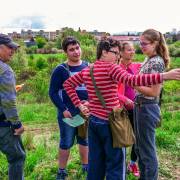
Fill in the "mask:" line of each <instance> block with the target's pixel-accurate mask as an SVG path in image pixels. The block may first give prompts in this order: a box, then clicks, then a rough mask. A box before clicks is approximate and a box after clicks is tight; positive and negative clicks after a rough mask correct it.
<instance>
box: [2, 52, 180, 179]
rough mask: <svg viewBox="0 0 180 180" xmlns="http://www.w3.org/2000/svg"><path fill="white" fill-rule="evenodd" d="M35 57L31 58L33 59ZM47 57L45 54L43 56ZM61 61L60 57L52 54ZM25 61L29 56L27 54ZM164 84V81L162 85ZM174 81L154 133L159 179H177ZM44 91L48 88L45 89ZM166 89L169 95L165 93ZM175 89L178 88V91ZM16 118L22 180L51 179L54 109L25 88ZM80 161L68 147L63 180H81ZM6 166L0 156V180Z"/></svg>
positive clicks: (179, 129) (179, 151)
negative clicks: (22, 154) (22, 160)
mask: <svg viewBox="0 0 180 180" xmlns="http://www.w3.org/2000/svg"><path fill="white" fill-rule="evenodd" d="M37 56H38V54H35V55H34V58H36V57H37ZM44 56H45V57H49V55H47V54H46V55H44ZM52 56H56V57H58V58H59V60H60V62H61V58H62V54H52ZM27 58H29V55H27ZM144 58H145V56H144V55H139V54H138V55H135V61H139V62H143V60H144ZM179 62H180V58H176V59H175V58H172V64H173V66H174V67H175V68H177V67H178V66H179V65H180V63H179ZM166 83H167V82H165V84H166ZM172 87H173V88H174V89H175V87H176V89H178V88H179V87H178V83H177V81H174V82H173V83H172V81H171V83H169V84H166V85H165V86H164V89H166V91H165V92H166V93H163V103H162V109H161V111H162V117H163V122H162V126H161V127H160V128H158V129H157V130H156V149H157V155H158V160H159V180H172V179H176V180H178V178H179V177H178V176H179V174H178V173H179V167H180V138H179V137H180V106H179V104H180V91H175V92H172ZM47 89H48V87H47ZM168 89H170V92H169V91H167V90H168ZM178 90H179V89H178ZM17 102H18V110H19V116H20V117H21V121H22V124H23V125H24V126H25V132H24V133H23V135H22V138H23V143H24V146H25V150H26V154H27V157H26V161H25V171H24V173H25V179H26V180H51V179H52V180H53V179H55V177H56V173H57V170H58V147H59V140H60V136H59V128H58V123H57V118H56V116H57V109H56V107H55V106H54V105H53V103H52V102H51V100H50V99H49V98H48V99H46V100H45V101H43V102H41V103H37V101H36V96H35V94H33V92H32V91H31V90H30V89H29V86H28V85H25V86H24V87H23V88H22V89H20V90H19V91H18V93H17ZM130 152H131V147H129V148H127V156H126V157H127V162H129V160H130ZM80 164H81V160H80V155H79V153H78V145H77V144H76V143H75V144H74V146H73V147H72V148H71V152H70V157H69V161H68V164H67V173H68V177H67V180H85V179H86V175H84V174H82V172H81V165H80ZM7 175H8V163H7V161H6V157H5V155H3V154H2V153H0V180H7V178H8V176H7ZM127 177H128V180H136V179H137V178H135V177H134V176H133V175H132V173H128V174H127Z"/></svg>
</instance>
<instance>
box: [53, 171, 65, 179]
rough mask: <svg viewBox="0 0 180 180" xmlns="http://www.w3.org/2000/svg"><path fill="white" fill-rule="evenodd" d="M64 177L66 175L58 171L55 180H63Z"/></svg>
mask: <svg viewBox="0 0 180 180" xmlns="http://www.w3.org/2000/svg"><path fill="white" fill-rule="evenodd" d="M66 176H67V174H66V173H65V172H63V171H60V172H58V173H57V175H56V179H55V180H65V178H66Z"/></svg>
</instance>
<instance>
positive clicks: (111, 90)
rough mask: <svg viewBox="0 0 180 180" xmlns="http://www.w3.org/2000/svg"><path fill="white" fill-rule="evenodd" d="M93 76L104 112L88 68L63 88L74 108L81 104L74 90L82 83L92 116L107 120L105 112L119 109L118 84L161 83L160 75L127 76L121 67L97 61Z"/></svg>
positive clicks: (72, 78)
mask: <svg viewBox="0 0 180 180" xmlns="http://www.w3.org/2000/svg"><path fill="white" fill-rule="evenodd" d="M93 75H94V79H95V82H96V85H97V87H98V89H99V90H100V92H101V94H102V96H103V97H104V100H105V103H106V110H105V109H104V107H103V105H102V104H101V102H100V101H99V99H98V97H97V95H96V92H95V89H94V86H93V83H92V80H91V75H90V66H88V67H86V68H84V69H83V70H82V71H80V72H79V73H77V74H75V75H74V76H72V77H71V78H69V79H67V80H66V81H65V82H64V84H63V87H64V89H65V91H66V92H67V94H68V95H69V97H70V99H71V101H72V102H73V104H74V106H75V107H77V106H78V105H80V104H81V101H80V99H79V98H78V96H77V93H76V90H75V88H76V87H77V86H79V85H81V84H83V83H85V84H86V88H87V92H88V96H89V111H90V113H91V114H92V115H94V116H97V117H99V118H102V119H105V120H108V116H107V112H108V113H110V112H111V111H112V109H113V108H116V107H120V104H119V99H118V96H117V89H118V82H121V83H124V84H126V85H131V86H142V85H144V86H145V85H152V84H158V83H161V82H162V81H163V79H162V74H143V75H131V74H128V73H127V71H125V70H124V69H123V68H122V67H120V66H119V65H117V64H115V63H110V62H105V61H102V60H97V61H96V62H95V63H94V65H93Z"/></svg>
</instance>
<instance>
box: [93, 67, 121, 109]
mask: <svg viewBox="0 0 180 180" xmlns="http://www.w3.org/2000/svg"><path fill="white" fill-rule="evenodd" d="M93 65H94V64H91V66H90V74H91V80H92V83H93V86H94V89H95V91H96V95H97V97H98V99H99V101H100V102H101V104H102V105H103V107H104V109H106V103H105V100H104V97H103V96H102V94H101V92H100V91H99V89H98V87H97V85H96V82H95V80H94V75H93ZM118 98H119V97H118ZM119 102H120V104H121V106H123V105H122V103H121V101H120V100H119Z"/></svg>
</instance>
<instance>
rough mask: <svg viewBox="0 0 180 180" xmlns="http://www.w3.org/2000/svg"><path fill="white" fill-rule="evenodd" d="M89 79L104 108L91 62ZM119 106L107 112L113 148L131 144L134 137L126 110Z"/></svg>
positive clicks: (133, 141) (103, 101)
mask: <svg viewBox="0 0 180 180" xmlns="http://www.w3.org/2000/svg"><path fill="white" fill-rule="evenodd" d="M90 74H91V79H92V82H93V85H94V89H95V91H96V94H97V96H98V98H99V100H100V102H101V103H102V105H103V107H104V109H106V104H105V100H104V98H103V96H102V94H101V92H100V91H99V89H98V87H97V85H96V83H95V80H94V76H93V64H91V66H90ZM119 102H120V104H121V108H113V109H112V111H111V113H110V114H109V113H107V115H108V118H109V126H110V130H111V134H112V138H113V148H122V147H129V146H132V145H133V144H134V143H135V141H136V139H135V136H134V133H133V129H132V126H131V123H130V120H129V117H128V112H127V110H126V109H125V107H124V106H123V105H122V103H121V101H119Z"/></svg>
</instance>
